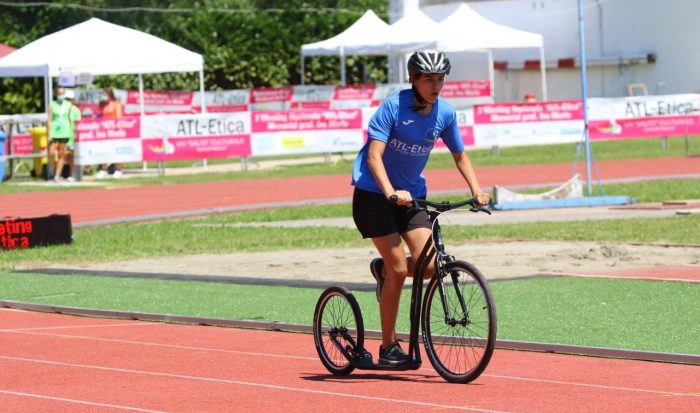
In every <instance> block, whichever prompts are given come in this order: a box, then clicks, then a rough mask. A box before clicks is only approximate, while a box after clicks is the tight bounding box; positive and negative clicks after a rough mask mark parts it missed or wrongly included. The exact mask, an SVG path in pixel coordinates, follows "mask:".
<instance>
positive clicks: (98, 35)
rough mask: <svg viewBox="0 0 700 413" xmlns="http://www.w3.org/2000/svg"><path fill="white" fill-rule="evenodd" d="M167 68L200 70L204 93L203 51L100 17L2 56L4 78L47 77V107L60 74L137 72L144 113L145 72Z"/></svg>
mask: <svg viewBox="0 0 700 413" xmlns="http://www.w3.org/2000/svg"><path fill="white" fill-rule="evenodd" d="M166 72H199V88H200V91H201V92H202V95H203V94H204V59H203V58H202V56H201V55H199V54H197V53H194V52H191V51H189V50H186V49H184V48H182V47H180V46H177V45H175V44H172V43H169V42H167V41H165V40H162V39H159V38H158V37H155V36H153V35H150V34H148V33H144V32H140V31H138V30H134V29H130V28H127V27H123V26H119V25H116V24H112V23H108V22H105V21H103V20H100V19H97V18H92V19H90V20H87V21H85V22H83V23H79V24H76V25H74V26H71V27H68V28H66V29H63V30H60V31H58V32H55V33H52V34H50V35H47V36H44V37H42V38H41V39H38V40H35V41H34V42H32V43H29V44H28V45H26V46H24V47H22V48H21V49H18V50H16V51H14V52H13V53H11V54H9V55H7V56H6V57H4V58H2V59H0V77H44V78H45V82H44V83H45V88H46V94H45V96H46V105H47V106H48V102H50V101H51V93H52V91H51V78H54V77H57V76H59V75H60V74H61V73H73V74H76V75H77V74H79V73H89V74H91V75H108V74H137V75H139V91H140V95H141V107H142V113H143V77H142V75H143V74H144V73H166ZM204 110H205V108H204V99H202V111H204Z"/></svg>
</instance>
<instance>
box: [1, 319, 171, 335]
mask: <svg viewBox="0 0 700 413" xmlns="http://www.w3.org/2000/svg"><path fill="white" fill-rule="evenodd" d="M154 324H163V323H157V322H147V321H135V322H133V323H117V324H84V325H75V326H53V327H27V328H3V329H0V332H9V333H14V332H18V333H21V332H24V331H29V332H31V331H42V330H70V329H71V328H95V327H134V326H136V327H138V326H142V325H144V326H152V325H154Z"/></svg>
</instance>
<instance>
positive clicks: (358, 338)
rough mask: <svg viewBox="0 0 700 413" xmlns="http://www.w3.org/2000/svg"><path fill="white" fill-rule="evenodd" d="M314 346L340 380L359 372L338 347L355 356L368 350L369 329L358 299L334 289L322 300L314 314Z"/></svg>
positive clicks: (327, 367)
mask: <svg viewBox="0 0 700 413" xmlns="http://www.w3.org/2000/svg"><path fill="white" fill-rule="evenodd" d="M313 334H314V344H315V345H316V351H317V352H318V356H319V358H320V359H321V363H323V365H324V367H326V369H327V370H328V371H329V372H331V373H333V374H334V375H336V376H345V375H348V374H350V373H351V372H352V371H353V370H355V366H353V365H352V364H351V363H350V361H349V360H348V358H347V357H345V355H344V354H343V352H342V351H341V350H340V349H339V348H338V345H340V346H342V347H343V348H344V349H346V350H348V352H349V353H351V354H353V355H354V354H355V351H356V350H357V349H362V348H364V340H365V329H364V323H363V321H362V312H361V311H360V306H359V304H358V303H357V300H356V299H355V296H353V295H352V293H350V291H348V290H347V289H345V288H343V287H330V288H328V289H326V290H325V291H324V292H323V293H321V296H320V297H319V298H318V302H317V303H316V309H315V310H314V322H313Z"/></svg>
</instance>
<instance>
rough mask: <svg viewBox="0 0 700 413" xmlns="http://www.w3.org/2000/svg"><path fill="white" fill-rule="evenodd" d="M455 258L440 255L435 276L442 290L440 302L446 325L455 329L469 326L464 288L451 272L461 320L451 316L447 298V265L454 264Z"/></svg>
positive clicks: (442, 253) (456, 276) (436, 263)
mask: <svg viewBox="0 0 700 413" xmlns="http://www.w3.org/2000/svg"><path fill="white" fill-rule="evenodd" d="M454 260H455V258H454V257H453V256H451V255H447V254H445V253H444V252H441V253H439V254H438V256H437V257H435V274H436V276H437V282H438V288H439V290H440V301H441V302H442V310H443V311H444V313H445V323H446V324H447V325H449V326H452V327H454V326H455V325H457V324H461V325H467V324H469V312H468V310H467V304H466V303H465V302H464V295H463V294H462V286H461V285H460V282H459V277H458V275H457V274H456V273H455V272H453V271H450V272H449V275H450V277H451V278H452V286H453V287H454V289H455V295H456V296H457V301H458V302H459V306H460V308H461V310H462V315H461V317H460V318H461V319H460V320H457V319H455V318H454V317H453V316H452V315H451V314H450V308H449V303H448V298H447V290H446V288H447V287H445V277H446V276H447V274H448V271H447V270H446V269H445V264H447V263H450V262H453V261H454Z"/></svg>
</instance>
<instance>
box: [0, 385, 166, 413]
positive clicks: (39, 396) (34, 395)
mask: <svg viewBox="0 0 700 413" xmlns="http://www.w3.org/2000/svg"><path fill="white" fill-rule="evenodd" d="M0 394H9V395H12V396H22V397H32V398H35V399H46V400H56V401H60V402H68V403H74V404H84V405H88V406H99V407H108V408H110V409H119V410H127V411H132V412H144V413H167V412H165V411H164V410H148V409H141V408H138V407H131V406H119V405H116V404H107V403H97V402H89V401H86V400H78V399H67V398H65V397H55V396H47V395H45V394H38V393H26V392H18V391H11V390H2V389H0Z"/></svg>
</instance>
